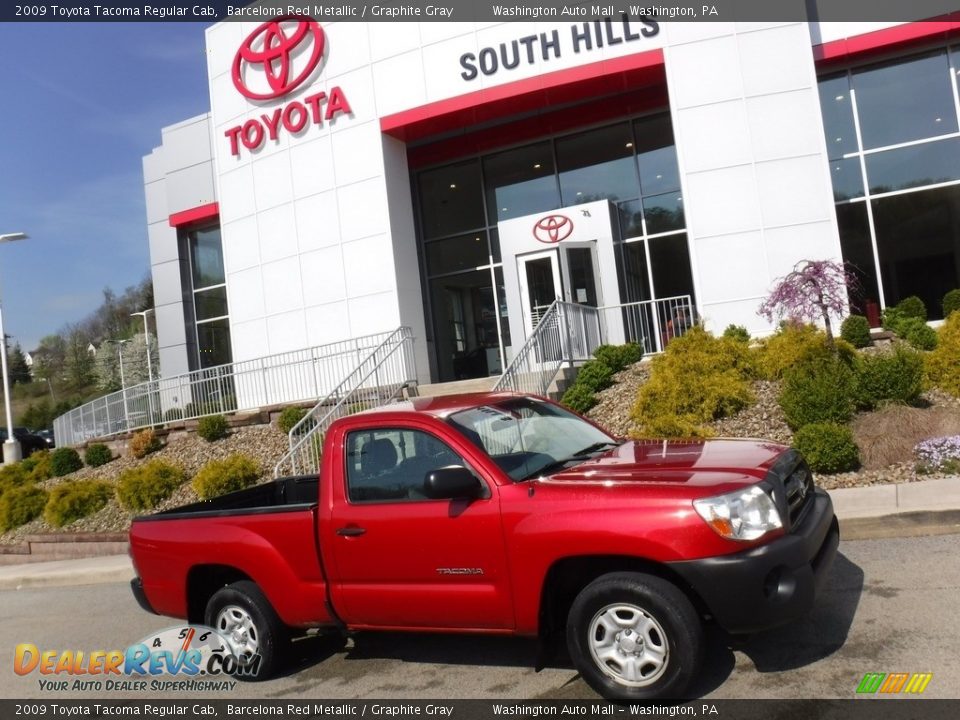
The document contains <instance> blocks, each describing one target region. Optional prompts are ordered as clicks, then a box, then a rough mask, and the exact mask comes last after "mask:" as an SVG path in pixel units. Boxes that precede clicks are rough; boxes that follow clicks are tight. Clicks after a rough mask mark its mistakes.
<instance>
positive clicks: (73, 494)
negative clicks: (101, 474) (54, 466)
mask: <svg viewBox="0 0 960 720" xmlns="http://www.w3.org/2000/svg"><path fill="white" fill-rule="evenodd" d="M111 495H113V488H112V487H111V486H110V485H108V484H107V483H104V482H96V481H94V480H78V481H76V482H65V483H60V484H59V485H57V486H56V487H55V488H53V490H51V491H50V499H49V500H47V505H46V507H45V508H44V510H43V519H44V520H46V521H47V522H48V523H50V524H51V525H53V526H54V527H63V526H64V525H67V524H68V523H72V522H73V521H74V520H79V519H80V518H84V517H87V515H93V514H94V513H95V512H97V511H98V510H100V509H101V508H102V507H103V506H104V505H106V504H107V502H108V501H109V500H110V496H111Z"/></svg>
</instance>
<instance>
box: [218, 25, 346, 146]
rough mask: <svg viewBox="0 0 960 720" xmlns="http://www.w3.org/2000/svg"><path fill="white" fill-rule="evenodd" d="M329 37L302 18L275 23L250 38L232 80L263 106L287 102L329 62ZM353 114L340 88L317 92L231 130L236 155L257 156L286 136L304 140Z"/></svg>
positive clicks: (238, 56) (236, 59) (241, 50)
mask: <svg viewBox="0 0 960 720" xmlns="http://www.w3.org/2000/svg"><path fill="white" fill-rule="evenodd" d="M325 47H326V35H325V34H324V31H323V28H321V27H320V24H319V23H318V22H317V21H316V20H313V19H311V18H309V17H306V16H302V15H287V16H285V17H281V18H277V19H276V20H270V21H269V22H265V23H263V24H262V25H260V26H259V27H258V28H257V29H256V30H254V31H253V32H252V33H250V34H249V35H248V36H247V37H246V39H245V40H244V41H243V42H242V43H241V44H240V48H239V50H237V54H236V55H235V56H234V58H233V66H232V68H231V77H232V78H233V85H234V87H235V88H236V89H237V91H238V92H239V93H240V94H241V95H243V96H244V97H245V98H247V100H249V101H251V102H255V103H258V104H261V103H268V102H269V101H270V100H276V99H277V98H281V97H284V96H286V95H289V94H290V93H292V92H294V91H296V90H298V89H299V88H301V87H302V86H304V85H305V84H307V83H308V81H309V80H310V79H311V78H312V77H313V75H314V72H315V71H316V69H317V68H318V67H319V66H320V65H321V64H322V62H323V54H324V48H325ZM352 112H353V110H352V108H351V107H350V103H349V101H348V100H347V96H346V95H345V94H344V92H343V90H341V89H340V88H339V87H332V88H330V90H329V91H321V92H314V93H311V94H309V95H304V96H303V97H302V98H300V99H297V100H292V101H291V102H288V103H287V104H286V105H284V106H282V107H275V108H272V109H266V111H265V112H263V113H261V114H260V115H259V116H258V117H254V118H250V119H249V120H247V121H246V122H244V123H242V124H240V125H236V126H234V127H231V128H229V129H227V130H226V131H225V132H224V135H225V136H226V137H227V139H228V140H229V141H230V154H231V155H239V154H240V146H241V145H242V146H243V147H245V148H246V149H247V150H250V151H253V152H255V151H257V150H259V149H260V147H261V146H262V145H263V144H264V142H266V141H273V142H276V141H277V140H278V139H279V138H280V134H281V133H282V132H286V133H289V134H291V135H299V134H300V133H302V132H305V131H306V129H307V128H308V127H310V126H311V125H318V126H320V125H323V124H324V123H325V122H330V121H332V120H335V119H336V118H337V117H338V116H339V115H349V114H351V113H352Z"/></svg>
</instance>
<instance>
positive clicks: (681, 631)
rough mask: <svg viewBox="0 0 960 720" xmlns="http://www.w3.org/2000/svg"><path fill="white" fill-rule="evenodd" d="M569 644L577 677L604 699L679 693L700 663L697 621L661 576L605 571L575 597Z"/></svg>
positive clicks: (700, 630)
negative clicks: (579, 676) (578, 672)
mask: <svg viewBox="0 0 960 720" xmlns="http://www.w3.org/2000/svg"><path fill="white" fill-rule="evenodd" d="M567 647H568V649H569V651H570V657H571V659H572V660H573V663H574V665H575V666H576V667H577V670H579V671H580V674H581V676H582V677H583V679H584V680H585V681H586V682H587V684H588V685H590V687H592V688H593V689H594V690H596V691H597V692H598V693H600V694H601V695H602V696H603V697H605V698H607V699H608V700H654V699H659V698H679V697H681V696H682V695H683V693H684V692H685V691H686V689H687V688H688V686H689V685H690V683H691V681H692V680H693V679H694V677H696V674H697V671H698V669H699V666H700V662H701V657H702V655H703V627H702V624H701V621H700V618H699V616H698V615H697V612H696V610H694V608H693V605H692V604H691V603H690V600H689V599H687V597H686V595H684V594H683V593H682V592H681V591H680V590H679V589H677V588H676V587H675V586H674V585H672V584H671V583H669V582H667V581H666V580H662V579H661V578H658V577H654V576H652V575H645V574H643V573H610V574H608V575H602V576H601V577H599V578H597V579H596V580H594V581H593V582H592V583H590V584H589V585H587V586H586V587H585V588H584V589H583V590H582V591H581V592H580V594H579V595H577V597H576V599H575V600H574V601H573V606H572V607H571V608H570V614H569V616H568V618H567Z"/></svg>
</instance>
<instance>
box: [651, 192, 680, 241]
mask: <svg viewBox="0 0 960 720" xmlns="http://www.w3.org/2000/svg"><path fill="white" fill-rule="evenodd" d="M643 216H644V218H646V221H647V234H648V235H656V234H657V233H662V232H668V231H670V230H682V229H683V228H684V218H683V198H682V197H681V196H680V192H679V191H674V192H670V193H665V194H663V195H655V196H654V197H645V198H644V199H643Z"/></svg>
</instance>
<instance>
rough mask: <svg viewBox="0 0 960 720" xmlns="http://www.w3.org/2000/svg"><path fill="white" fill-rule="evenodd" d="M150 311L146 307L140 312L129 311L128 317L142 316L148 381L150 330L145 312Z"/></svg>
mask: <svg viewBox="0 0 960 720" xmlns="http://www.w3.org/2000/svg"><path fill="white" fill-rule="evenodd" d="M152 312H153V308H147V309H146V310H141V311H140V312H135V313H130V317H136V316H137V315H142V316H143V340H144V342H145V343H146V344H147V378H148V379H149V380H150V382H153V363H152V362H151V360H150V330H149V329H148V328H147V313H152Z"/></svg>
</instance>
